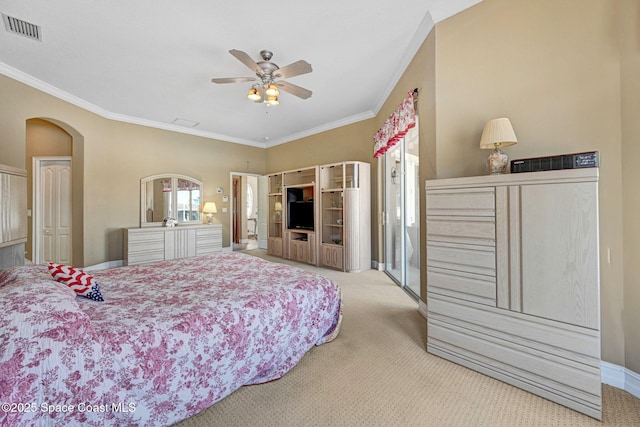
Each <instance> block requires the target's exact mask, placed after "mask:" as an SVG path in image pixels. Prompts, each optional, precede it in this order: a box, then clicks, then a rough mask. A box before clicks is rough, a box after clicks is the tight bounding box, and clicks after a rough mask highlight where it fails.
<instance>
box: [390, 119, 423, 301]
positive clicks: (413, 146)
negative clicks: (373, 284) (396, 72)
mask: <svg viewBox="0 0 640 427" xmlns="http://www.w3.org/2000/svg"><path fill="white" fill-rule="evenodd" d="M419 166H420V164H419V153H418V131H417V126H416V127H415V128H414V129H412V130H411V131H409V132H408V133H407V135H406V136H405V137H404V138H402V139H401V140H400V142H399V143H398V144H397V145H395V146H394V147H392V148H390V149H389V150H388V151H387V152H386V153H385V160H384V169H385V172H384V181H385V182H384V185H385V208H384V209H385V270H386V271H387V274H389V276H391V278H392V279H394V280H395V281H396V282H397V283H398V284H399V285H400V286H401V287H402V288H404V289H405V291H407V292H408V293H409V294H410V295H412V296H413V297H415V298H418V296H419V295H420V176H419Z"/></svg>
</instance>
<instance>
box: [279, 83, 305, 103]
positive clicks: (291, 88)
mask: <svg viewBox="0 0 640 427" xmlns="http://www.w3.org/2000/svg"><path fill="white" fill-rule="evenodd" d="M277 85H278V86H279V87H280V88H281V89H282V90H284V91H285V92H289V93H290V94H291V95H295V96H297V97H298V98H302V99H307V98H310V97H311V94H312V93H313V92H311V91H310V90H309V89H305V88H303V87H300V86H297V85H294V84H293V83H289V82H285V81H279V82H278V83H277Z"/></svg>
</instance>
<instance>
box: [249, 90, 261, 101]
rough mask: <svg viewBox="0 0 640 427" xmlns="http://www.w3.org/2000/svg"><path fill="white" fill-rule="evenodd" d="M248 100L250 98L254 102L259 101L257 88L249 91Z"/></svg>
mask: <svg viewBox="0 0 640 427" xmlns="http://www.w3.org/2000/svg"><path fill="white" fill-rule="evenodd" d="M247 98H249V99H250V100H252V101H259V100H260V94H259V93H258V91H257V90H256V88H251V90H250V91H249V94H248V95H247Z"/></svg>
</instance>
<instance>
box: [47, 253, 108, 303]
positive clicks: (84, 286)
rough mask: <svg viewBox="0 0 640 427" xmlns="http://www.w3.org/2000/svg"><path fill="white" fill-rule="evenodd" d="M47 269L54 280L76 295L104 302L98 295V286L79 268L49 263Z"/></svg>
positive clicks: (91, 277) (100, 295)
mask: <svg viewBox="0 0 640 427" xmlns="http://www.w3.org/2000/svg"><path fill="white" fill-rule="evenodd" d="M48 268H49V273H51V275H52V276H53V278H54V279H56V280H57V281H58V282H60V283H64V284H66V285H67V286H69V287H70V288H71V289H73V290H74V291H75V293H76V294H78V295H80V296H82V297H85V298H89V299H92V300H94V301H104V298H102V294H101V293H100V285H98V283H97V282H96V281H95V279H94V278H93V276H92V275H90V274H87V273H85V272H84V271H82V270H80V269H79V268H75V267H70V266H68V265H62V264H55V263H53V262H50V263H49V267H48Z"/></svg>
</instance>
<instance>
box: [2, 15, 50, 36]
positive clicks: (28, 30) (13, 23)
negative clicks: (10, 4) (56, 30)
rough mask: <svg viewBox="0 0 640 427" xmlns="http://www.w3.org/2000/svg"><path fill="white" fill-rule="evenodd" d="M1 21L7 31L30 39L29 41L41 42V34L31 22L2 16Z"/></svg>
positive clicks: (37, 27) (38, 27)
mask: <svg viewBox="0 0 640 427" xmlns="http://www.w3.org/2000/svg"><path fill="white" fill-rule="evenodd" d="M2 20H3V21H4V26H5V27H6V28H7V31H9V32H10V33H13V34H18V35H19V36H24V37H27V38H30V39H31V40H37V41H39V42H41V41H42V32H41V30H40V26H38V25H35V24H32V23H31V22H27V21H23V20H22V19H18V18H14V17H12V16H7V15H5V14H4V13H3V14H2Z"/></svg>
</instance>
